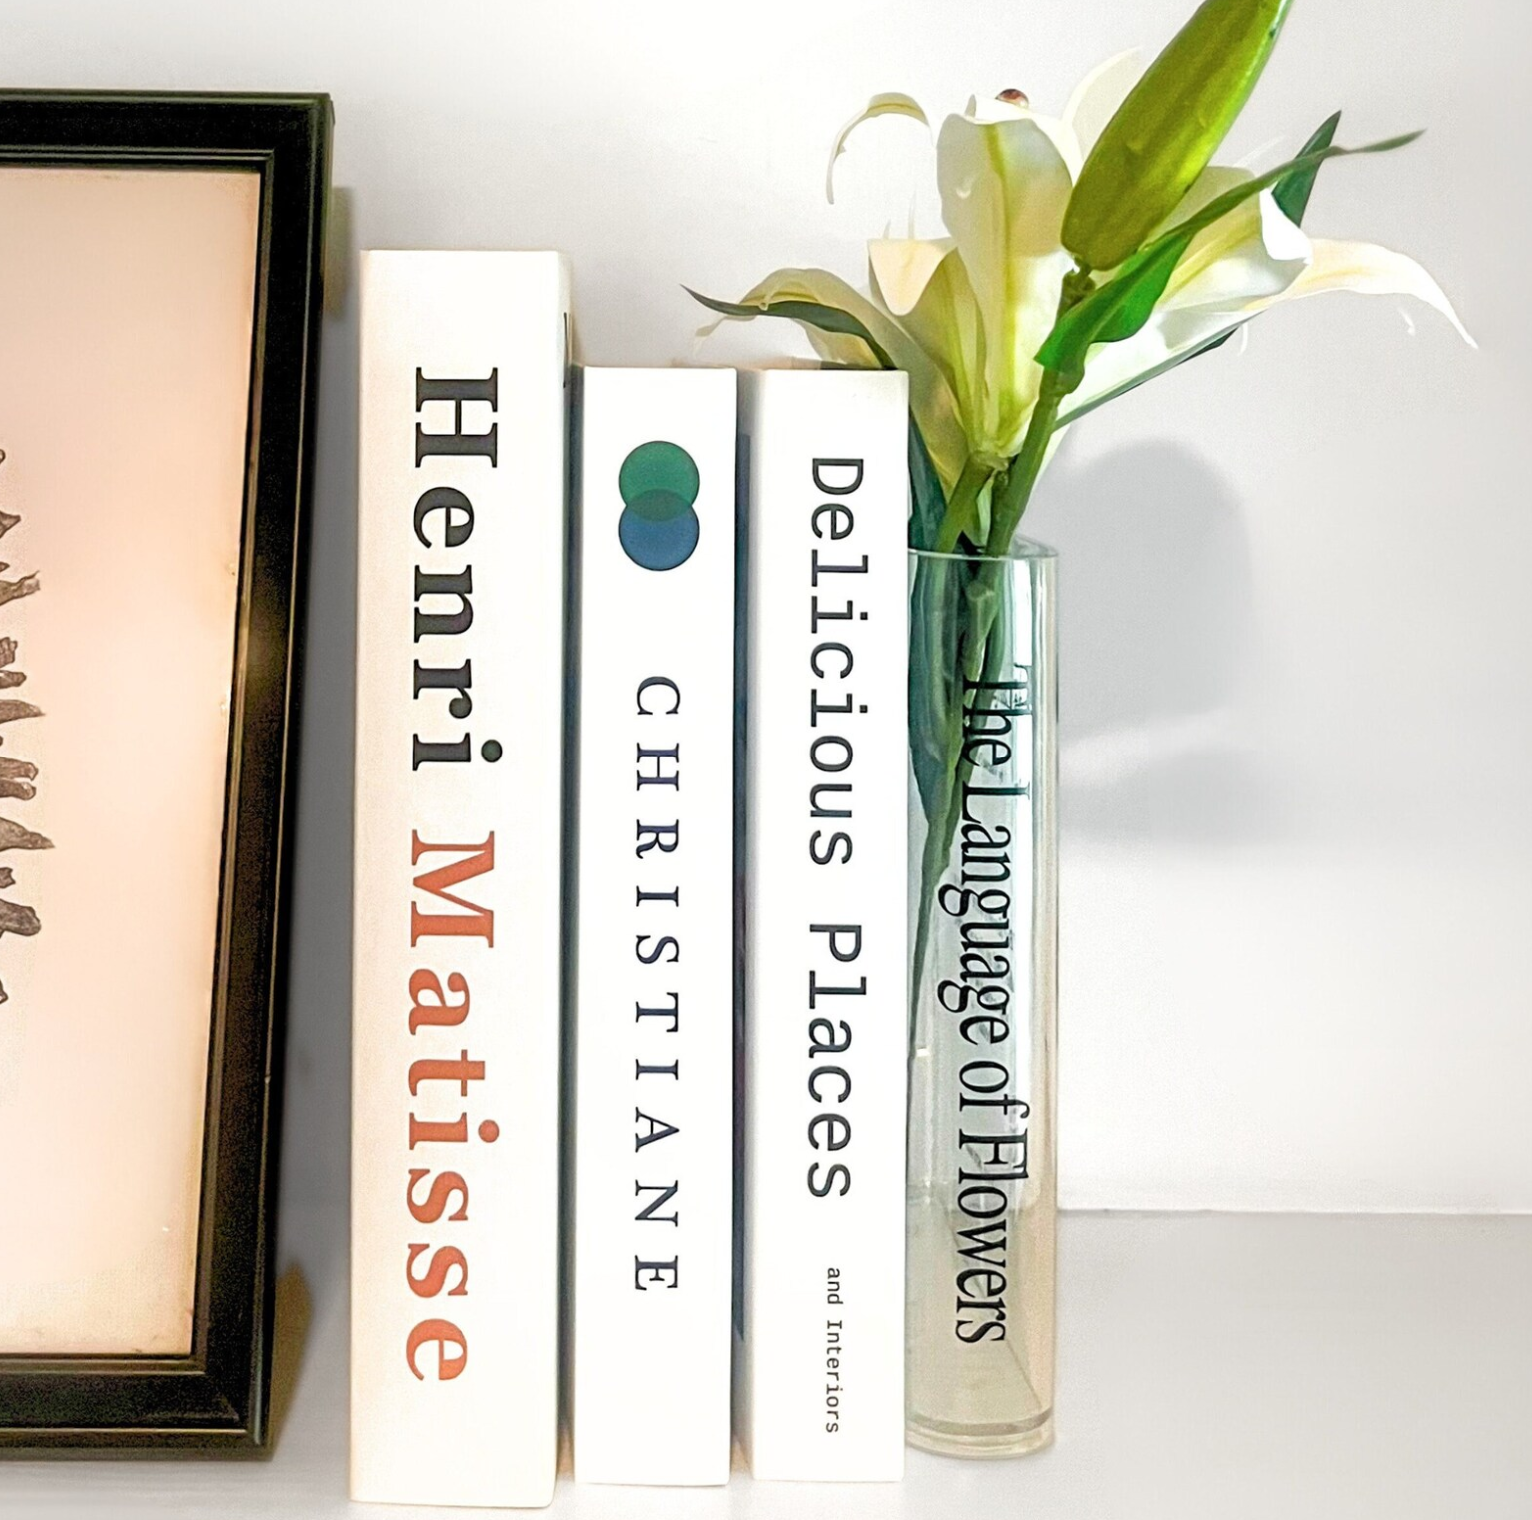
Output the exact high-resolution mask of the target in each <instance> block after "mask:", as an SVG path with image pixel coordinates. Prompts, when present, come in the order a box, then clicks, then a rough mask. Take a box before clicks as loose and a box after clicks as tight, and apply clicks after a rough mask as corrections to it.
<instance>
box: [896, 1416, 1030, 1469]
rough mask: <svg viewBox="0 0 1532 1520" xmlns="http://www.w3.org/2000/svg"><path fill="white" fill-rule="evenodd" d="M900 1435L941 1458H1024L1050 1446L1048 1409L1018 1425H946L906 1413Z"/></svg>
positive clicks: (913, 1444)
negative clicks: (907, 1415) (928, 1421)
mask: <svg viewBox="0 0 1532 1520" xmlns="http://www.w3.org/2000/svg"><path fill="white" fill-rule="evenodd" d="M904 1438H905V1440H906V1441H907V1442H908V1443H909V1444H910V1445H911V1446H915V1447H918V1448H919V1449H920V1450H921V1451H932V1452H935V1453H936V1454H937V1455H938V1456H942V1457H980V1458H983V1457H1025V1456H1027V1455H1029V1454H1030V1453H1032V1452H1034V1451H1042V1450H1043V1448H1044V1447H1047V1446H1052V1445H1053V1411H1052V1410H1051V1409H1049V1410H1047V1411H1045V1412H1044V1413H1043V1414H1040V1415H1038V1416H1037V1417H1036V1418H1035V1419H1031V1420H1027V1421H1026V1422H1025V1423H1023V1424H1020V1425H946V1424H934V1423H927V1422H925V1421H923V1420H921V1419H919V1418H918V1417H916V1416H913V1415H912V1416H910V1418H909V1419H908V1420H907V1421H906V1423H905V1427H904Z"/></svg>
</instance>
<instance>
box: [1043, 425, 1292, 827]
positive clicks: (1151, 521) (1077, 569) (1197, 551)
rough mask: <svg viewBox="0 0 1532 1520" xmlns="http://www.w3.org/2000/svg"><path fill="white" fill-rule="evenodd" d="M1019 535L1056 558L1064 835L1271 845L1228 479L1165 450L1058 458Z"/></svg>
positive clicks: (1253, 664) (1257, 682)
mask: <svg viewBox="0 0 1532 1520" xmlns="http://www.w3.org/2000/svg"><path fill="white" fill-rule="evenodd" d="M1027 531H1028V532H1029V533H1031V534H1033V535H1035V536H1036V537H1037V538H1039V539H1040V540H1042V541H1043V542H1044V543H1047V544H1051V545H1052V546H1053V547H1054V548H1056V549H1057V550H1058V551H1059V556H1060V561H1059V666H1060V678H1059V693H1060V730H1059V732H1060V757H1059V769H1060V776H1061V790H1060V816H1061V820H1062V824H1063V827H1064V829H1065V830H1066V831H1069V832H1072V833H1075V834H1077V835H1078V834H1084V835H1090V836H1095V837H1099V838H1113V839H1129V840H1137V841H1143V840H1147V839H1164V840H1183V841H1189V842H1190V841H1195V842H1200V843H1214V842H1220V841H1221V842H1224V843H1230V844H1235V843H1245V842H1249V841H1251V840H1253V839H1259V838H1268V837H1271V836H1272V835H1273V834H1275V833H1278V832H1280V831H1281V829H1280V825H1281V820H1282V816H1283V814H1284V812H1285V811H1286V809H1285V807H1284V804H1283V792H1284V787H1283V784H1282V780H1281V777H1280V775H1279V774H1278V772H1277V770H1276V768H1275V766H1274V765H1273V764H1272V763H1271V762H1270V761H1269V760H1268V759H1267V758H1266V757H1265V754H1264V752H1263V751H1264V746H1263V745H1262V743H1261V734H1262V727H1263V725H1262V718H1261V713H1262V710H1263V702H1262V698H1261V693H1260V686H1261V669H1260V667H1261V653H1260V647H1259V639H1258V635H1257V632H1256V627H1255V620H1254V615H1253V611H1252V607H1251V591H1252V588H1251V558H1250V542H1249V536H1248V534H1247V533H1246V530H1245V524H1244V521H1243V518H1242V517H1241V513H1240V504H1239V502H1238V501H1237V500H1236V498H1235V496H1234V494H1233V492H1232V489H1231V487H1230V485H1229V483H1228V481H1226V480H1225V479H1223V478H1222V477H1221V476H1219V475H1218V474H1217V473H1216V472H1215V471H1214V470H1212V469H1211V468H1210V467H1209V466H1208V465H1207V464H1206V463H1205V462H1204V461H1203V460H1201V459H1200V458H1198V456H1197V455H1195V454H1193V453H1190V452H1188V451H1187V450H1185V449H1182V448H1178V447H1177V446H1175V445H1173V444H1166V443H1147V444H1140V445H1135V446H1133V447H1130V448H1124V449H1119V450H1117V451H1116V452H1115V453H1112V454H1108V455H1107V456H1105V457H1104V458H1101V459H1099V460H1095V461H1093V462H1091V463H1090V464H1087V465H1079V464H1076V463H1075V462H1074V459H1073V456H1072V451H1071V450H1070V449H1069V448H1068V446H1067V445H1066V447H1065V449H1064V451H1063V452H1062V453H1061V455H1060V456H1059V458H1058V460H1057V461H1056V462H1055V464H1054V466H1053V470H1052V472H1051V473H1050V474H1049V475H1048V476H1046V477H1045V478H1044V484H1043V489H1042V491H1041V492H1040V493H1039V496H1038V500H1037V505H1036V506H1035V507H1034V508H1033V510H1032V512H1031V513H1030V514H1029V516H1028V520H1027Z"/></svg>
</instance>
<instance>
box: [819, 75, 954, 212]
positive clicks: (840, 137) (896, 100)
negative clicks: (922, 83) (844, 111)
mask: <svg viewBox="0 0 1532 1520" xmlns="http://www.w3.org/2000/svg"><path fill="white" fill-rule="evenodd" d="M875 116H910V117H913V118H914V119H915V120H916V121H918V122H919V123H920V124H921V126H923V127H929V126H930V125H931V123H930V122H929V121H928V120H927V119H926V113H925V112H924V111H923V110H922V109H921V106H920V102H919V101H918V100H915V99H914V98H913V97H912V96H909V95H901V94H899V93H898V92H897V91H890V92H888V93H887V94H884V95H874V96H873V97H872V99H871V100H869V101H868V102H867V104H866V105H865V106H864V107H863V108H862V109H861V110H860V111H858V112H857V113H856V115H855V116H853V117H852V118H851V120H850V121H848V122H847V123H846V125H845V126H843V127H842V128H841V129H840V131H839V132H838V133H836V136H835V142H834V144H833V146H832V147H831V149H830V162H829V165H828V167H827V168H826V169H825V199H826V200H827V201H829V202H830V204H831V205H832V206H833V205H834V204H835V161H836V160H837V159H838V158H839V157H840V156H841V154H842V153H844V152H845V151H846V143H847V141H848V139H849V138H850V136H851V134H852V133H853V132H855V131H856V129H857V128H858V127H859V126H861V125H862V123H863V122H864V121H871V120H872V119H873V117H875Z"/></svg>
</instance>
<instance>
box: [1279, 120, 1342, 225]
mask: <svg viewBox="0 0 1532 1520" xmlns="http://www.w3.org/2000/svg"><path fill="white" fill-rule="evenodd" d="M1340 119H1341V113H1340V112H1339V111H1337V112H1336V113H1335V115H1334V116H1332V117H1331V118H1330V119H1329V120H1328V121H1327V122H1325V123H1324V125H1323V126H1321V127H1320V129H1319V130H1318V131H1317V132H1316V133H1315V134H1314V135H1313V136H1312V137H1311V138H1310V139H1309V140H1308V141H1307V142H1306V143H1305V144H1304V145H1303V152H1302V153H1300V154H1299V155H1298V156H1299V158H1307V157H1308V156H1309V155H1311V154H1314V153H1322V152H1323V151H1324V150H1325V149H1326V148H1328V147H1330V146H1331V145H1332V144H1333V143H1334V141H1335V131H1336V128H1337V127H1339V126H1340ZM1318 178H1319V165H1318V164H1317V163H1316V164H1311V165H1310V166H1309V167H1308V168H1307V169H1294V170H1293V171H1292V173H1291V174H1285V175H1283V177H1282V178H1281V179H1279V180H1278V181H1277V183H1276V186H1275V187H1274V188H1273V190H1272V192H1271V198H1272V199H1273V200H1274V201H1275V202H1276V203H1277V206H1278V207H1279V208H1280V210H1281V211H1282V212H1283V214H1284V215H1285V216H1286V217H1287V219H1288V221H1290V222H1293V223H1295V224H1296V225H1297V226H1299V227H1301V226H1302V225H1303V218H1304V214H1305V213H1306V212H1307V211H1308V209H1309V197H1310V196H1311V195H1312V194H1313V193H1314V181H1315V180H1317V179H1318Z"/></svg>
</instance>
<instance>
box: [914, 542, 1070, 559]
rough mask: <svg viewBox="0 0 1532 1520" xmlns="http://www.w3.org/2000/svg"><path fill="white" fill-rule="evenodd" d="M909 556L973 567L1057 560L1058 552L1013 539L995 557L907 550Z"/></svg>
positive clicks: (990, 555)
mask: <svg viewBox="0 0 1532 1520" xmlns="http://www.w3.org/2000/svg"><path fill="white" fill-rule="evenodd" d="M909 555H910V558H911V559H934V560H943V559H947V560H955V561H959V562H961V563H963V564H970V565H974V564H979V563H980V562H981V561H983V560H987V559H996V560H1001V561H1004V560H1034V559H1057V558H1058V557H1059V552H1058V550H1057V549H1053V548H1050V547H1049V546H1048V545H1047V544H1040V543H1038V542H1037V541H1036V540H1035V539H1030V538H1013V539H1012V540H1011V546H1010V548H1009V550H1007V552H1006V553H1004V554H1000V555H995V554H941V553H938V552H937V551H936V550H935V549H911V550H909Z"/></svg>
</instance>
